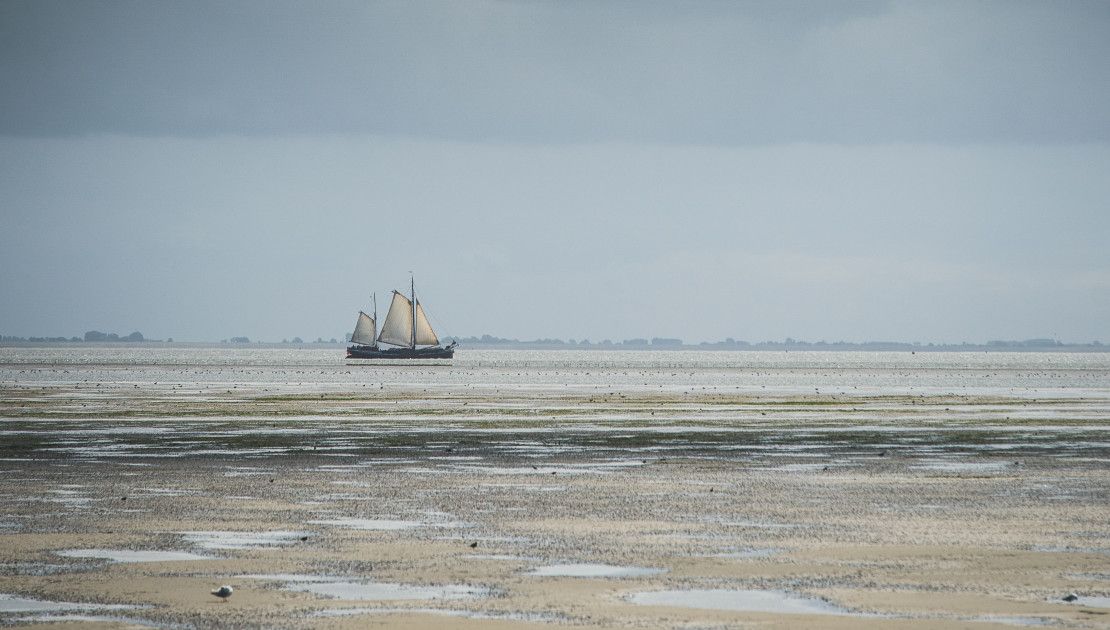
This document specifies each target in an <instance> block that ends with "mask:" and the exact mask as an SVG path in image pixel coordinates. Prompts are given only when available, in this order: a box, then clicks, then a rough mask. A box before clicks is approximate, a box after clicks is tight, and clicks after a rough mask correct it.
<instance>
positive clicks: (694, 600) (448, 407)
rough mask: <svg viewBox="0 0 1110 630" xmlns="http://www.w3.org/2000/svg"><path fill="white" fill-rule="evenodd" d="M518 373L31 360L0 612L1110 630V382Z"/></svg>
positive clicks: (3, 469) (14, 416) (18, 619)
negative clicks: (894, 385) (930, 383)
mask: <svg viewBox="0 0 1110 630" xmlns="http://www.w3.org/2000/svg"><path fill="white" fill-rule="evenodd" d="M512 369H514V368H512V367H511V366H510V367H505V366H504V365H498V366H497V367H495V368H487V367H482V366H478V365H470V364H466V363H465V362H464V363H461V364H458V365H455V366H454V367H431V366H429V367H420V368H417V367H401V368H398V367H389V366H386V367H352V366H338V365H337V366H326V365H325V366H311V367H303V368H299V373H296V374H290V373H289V372H291V371H296V370H293V369H291V368H285V367H281V368H280V369H279V368H278V367H274V366H265V365H262V366H259V365H254V366H247V367H233V366H215V367H212V366H203V365H196V364H189V363H188V362H184V363H183V364H182V365H178V366H176V367H165V366H159V367H157V368H156V370H155V371H153V372H151V371H149V370H148V371H146V372H144V371H143V368H141V367H136V366H133V365H125V366H119V365H114V364H112V363H110V362H100V363H96V362H90V363H84V364H80V365H64V366H59V365H55V364H45V363H44V364H35V363H29V362H26V361H24V362H8V363H6V364H4V366H3V367H2V368H0V419H2V424H0V476H2V478H3V479H4V483H3V486H2V487H0V505H3V510H2V515H0V594H3V595H4V597H0V624H8V623H19V624H24V623H26V624H43V623H50V624H55V625H73V626H75V627H81V628H87V627H126V626H135V625H139V626H154V627H217V626H228V625H234V626H237V627H291V628H302V627H346V626H351V627H367V626H384V627H398V626H405V627H416V628H421V627H429V628H431V627H435V628H440V627H474V628H485V627H531V626H543V625H568V626H583V627H585V626H589V627H614V628H616V627H621V628H624V627H699V628H701V627H760V628H778V627H782V628H788V627H799V626H806V627H830V628H858V627H921V628H933V627H937V628H942V627H943V628H948V627H975V628H987V627H994V626H1006V627H1013V626H1014V625H1048V626H1053V627H1110V605H1108V600H1107V597H1108V596H1110V466H1108V464H1110V428H1108V425H1110V413H1108V410H1110V392H1108V391H1107V388H1108V387H1110V385H1107V384H1106V381H1105V377H1106V372H1105V371H1100V370H1099V369H1095V370H1094V371H1091V370H1089V369H1085V371H1083V372H1082V373H1080V374H1073V373H1067V372H1066V371H1064V372H1062V373H1064V374H1065V378H1066V379H1071V381H1072V382H1081V384H1082V387H1078V386H1076V387H1068V386H1067V384H1066V383H1065V386H1063V387H1057V388H1054V389H1053V388H1048V387H1045V386H1038V387H1027V388H1022V387H995V388H993V389H990V388H988V389H984V388H980V387H976V388H953V387H945V386H943V385H939V386H936V387H932V388H920V391H914V392H909V391H900V390H899V391H895V390H892V389H890V388H887V389H882V388H865V391H863V392H860V391H859V390H858V388H856V389H853V388H854V387H856V386H853V385H850V384H849V385H843V386H838V387H834V386H833V383H831V382H830V380H836V379H829V378H825V379H824V380H822V378H817V379H815V380H816V381H817V387H815V388H808V390H803V388H802V387H792V388H788V387H781V388H777V389H775V390H774V391H769V392H768V391H763V390H764V388H761V387H759V386H758V385H755V384H753V383H755V382H758V380H759V379H758V377H757V376H753V375H750V374H749V375H745V377H744V378H750V379H751V380H752V383H748V382H744V383H743V386H737V387H731V388H730V387H725V386H724V384H727V382H728V378H729V377H728V375H727V374H726V375H725V376H723V377H722V376H720V375H719V374H716V373H713V374H709V375H706V374H702V373H689V374H684V375H683V376H681V377H679V376H678V375H677V373H676V371H675V374H674V375H672V371H668V370H667V369H662V368H659V369H655V370H654V371H653V372H652V373H651V374H647V375H643V378H642V379H640V378H627V379H626V382H623V383H618V385H609V386H606V385H605V383H606V382H607V381H620V379H615V378H612V379H611V378H609V377H608V376H606V375H601V376H600V377H599V376H598V374H597V372H598V371H599V370H601V371H604V370H605V369H609V370H612V369H613V368H611V367H610V368H605V367H604V366H603V367H601V368H598V367H596V366H586V367H579V368H576V369H573V370H571V369H568V370H563V371H558V370H555V371H552V370H548V371H544V370H540V369H536V368H533V367H531V366H528V365H524V366H523V367H518V368H515V369H517V370H518V373H519V376H517V377H515V378H509V377H507V376H506V372H508V371H511V370H512ZM360 370H361V371H360ZM436 370H442V371H440V372H437V371H436ZM491 370H493V371H494V372H496V373H493V372H491ZM591 370H592V372H591V373H589V374H587V373H588V372H590V371H591ZM464 371H465V372H469V374H460V372H464ZM972 371H974V370H972ZM315 372H323V374H315ZM639 376H641V375H634V377H639ZM892 378H893V376H892ZM903 378H904V380H906V381H908V382H910V383H913V382H915V381H914V378H915V377H914V376H913V375H912V374H911V375H909V376H906V377H903ZM983 378H985V377H983ZM996 378H997V377H996ZM1011 378H1016V377H1013V375H1011ZM1038 378H1041V377H1040V376H1039V377H1038ZM1043 378H1044V379H1045V380H1049V379H1052V378H1054V377H1052V376H1043ZM799 380H801V381H805V380H806V379H804V378H801V379H799ZM841 380H843V379H841ZM641 381H642V382H643V384H642V385H641V384H640V382H641ZM699 383H712V385H711V386H709V387H703V386H701V385H699ZM723 383H724V384H723ZM1100 383H1102V384H1103V387H1101V388H1100V387H1098V385H1099V384H1100ZM664 384H669V385H668V386H666V387H663V386H658V387H657V386H656V385H664ZM670 384H673V386H671V385H670ZM1092 384H1093V385H1094V386H1092ZM165 553H174V554H181V555H175V556H169V557H166V556H162V555H159V554H165ZM221 584H229V585H231V586H233V587H234V589H235V592H234V594H233V595H232V597H231V598H230V599H229V600H228V601H227V602H220V601H219V600H217V599H216V598H215V597H213V596H211V595H209V591H210V590H212V589H215V588H217V587H218V586H220V585H221ZM1071 592H1075V593H1078V594H1079V595H1080V600H1079V601H1078V602H1073V603H1068V602H1064V601H1061V597H1063V596H1064V595H1066V594H1068V593H1071ZM5 597H6V599H5ZM28 600H34V601H37V602H39V604H33V603H28ZM48 602H55V604H50V603H48ZM57 602H64V603H67V604H69V605H70V606H62V605H61V604H57ZM51 606H53V609H51ZM32 608H38V609H39V610H30V609H32ZM67 608H68V609H67Z"/></svg>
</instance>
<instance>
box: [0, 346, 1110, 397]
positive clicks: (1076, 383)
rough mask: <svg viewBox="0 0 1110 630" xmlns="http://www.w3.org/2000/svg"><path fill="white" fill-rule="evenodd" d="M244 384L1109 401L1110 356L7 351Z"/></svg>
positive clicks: (84, 376) (75, 369)
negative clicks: (403, 358)
mask: <svg viewBox="0 0 1110 630" xmlns="http://www.w3.org/2000/svg"><path fill="white" fill-rule="evenodd" d="M86 380H97V381H101V382H124V383H132V384H134V383H145V384H154V383H164V382H168V381H171V380H172V381H174V382H175V383H178V384H205V383H221V382H236V383H240V382H241V383H245V384H254V385H265V384H273V385H281V386H283V387H313V386H315V387H320V388H325V389H326V388H330V387H345V386H351V385H361V384H365V383H367V382H371V381H372V382H374V383H378V384H384V385H386V386H389V387H398V388H416V387H419V388H421V389H423V388H426V387H430V388H436V389H439V390H443V391H451V390H453V389H457V388H460V387H467V388H481V389H493V390H498V391H504V390H507V389H519V390H522V391H527V390H536V389H539V390H545V391H570V390H580V391H591V390H597V391H601V390H605V391H608V390H622V391H624V390H627V391H637V392H642V391H656V390H660V389H661V390H663V391H668V392H681V391H690V390H717V391H723V392H724V391H727V392H748V393H760V394H761V393H766V392H767V391H770V392H777V393H781V394H808V393H811V392H813V391H814V390H815V389H816V390H818V391H820V392H821V393H836V392H840V393H843V394H853V393H865V394H868V395H892V394H908V393H915V394H922V393H928V394H960V395H987V396H989V395H998V396H1028V397H1037V396H1045V395H1051V396H1065V397H1082V396H1087V395H1092V394H1093V395H1098V396H1105V395H1107V394H1108V393H1110V352H1107V353H1090V352H1086V353H1053V352H835V351H817V352H767V351H751V352H725V351H637V350H633V351H605V350H583V351H576V350H469V349H466V348H462V349H460V350H459V351H458V353H457V354H456V356H455V358H454V359H453V360H451V361H443V362H418V363H410V362H404V363H393V364H389V363H382V362H376V361H349V360H346V359H345V358H344V352H343V350H341V349H336V348H330V349H275V348H260V349H254V348H250V347H249V346H246V347H242V346H230V347H229V346H219V347H209V348H197V347H183V348H169V347H165V346H156V347H143V346H138V347H134V346H117V347H111V346H108V347H99V346H93V347H69V346H65V347H55V346H46V347H4V348H0V383H2V384H5V385H15V384H20V383H22V384H29V383H38V384H42V385H47V384H59V385H60V384H66V383H79V382H82V381H86Z"/></svg>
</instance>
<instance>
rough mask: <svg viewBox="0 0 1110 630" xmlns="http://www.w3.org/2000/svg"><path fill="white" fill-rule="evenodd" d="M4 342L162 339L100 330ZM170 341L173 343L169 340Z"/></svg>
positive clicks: (1, 338)
mask: <svg viewBox="0 0 1110 630" xmlns="http://www.w3.org/2000/svg"><path fill="white" fill-rule="evenodd" d="M4 341H25V342H30V343H45V342H63V341H64V342H74V341H130V342H136V341H161V339H147V338H146V337H143V333H141V332H139V331H135V332H133V333H131V334H130V335H124V336H123V337H121V336H119V335H117V334H116V333H104V332H100V331H99V330H90V331H88V332H87V333H85V336H84V337H15V336H11V335H0V342H4ZM168 341H173V339H169V340H168Z"/></svg>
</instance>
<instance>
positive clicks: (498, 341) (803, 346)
mask: <svg viewBox="0 0 1110 630" xmlns="http://www.w3.org/2000/svg"><path fill="white" fill-rule="evenodd" d="M452 340H454V341H458V342H459V344H460V345H463V346H498V347H532V348H537V347H539V348H568V349H569V348H598V349H606V348H608V349H611V350H612V349H621V350H635V349H640V350H643V349H648V350H795V349H796V350H909V351H916V350H932V351H969V350H1108V349H1110V348H1107V347H1106V346H1104V345H1103V344H1102V342H1100V341H1092V342H1090V343H1063V342H1061V341H1059V340H1056V339H1025V340H1022V341H1006V340H994V341H988V342H987V343H985V344H984V343H968V342H964V343H959V344H951V343H947V344H936V343H921V342H904V341H812V342H810V341H804V340H800V339H792V338H790V337H787V338H786V339H784V340H782V341H757V342H748V341H742V340H736V339H733V338H732V337H729V338H727V339H725V340H723V341H702V342H700V343H691V344H687V343H684V342H683V341H682V340H681V339H674V338H669V337H652V338H651V339H644V338H634V339H625V340H623V341H613V340H611V339H603V340H601V341H599V342H591V341H590V340H589V339H581V340H575V339H567V340H566V341H564V340H562V339H551V338H543V339H535V340H531V341H527V340H526V341H521V340H519V339H506V338H503V337H494V336H492V335H482V336H481V337H452V338H448V339H447V341H452Z"/></svg>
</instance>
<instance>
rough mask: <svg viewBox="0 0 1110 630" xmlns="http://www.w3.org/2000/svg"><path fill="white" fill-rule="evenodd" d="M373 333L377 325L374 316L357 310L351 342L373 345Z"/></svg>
mask: <svg viewBox="0 0 1110 630" xmlns="http://www.w3.org/2000/svg"><path fill="white" fill-rule="evenodd" d="M375 333H377V327H376V324H375V322H374V318H373V317H370V316H369V315H367V314H366V313H363V312H362V311H359V312H358V321H357V322H355V332H353V333H351V343H361V344H363V345H367V346H371V345H374V334H375Z"/></svg>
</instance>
